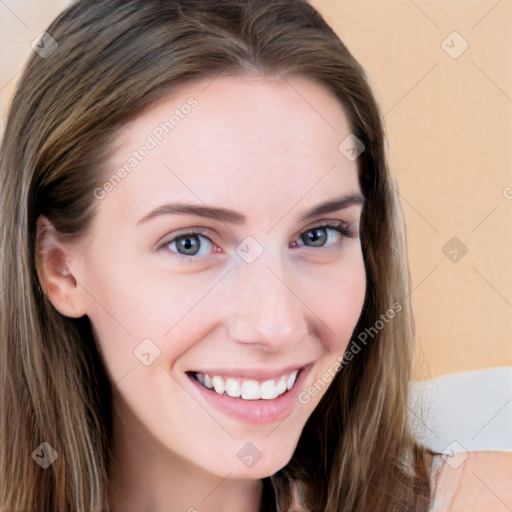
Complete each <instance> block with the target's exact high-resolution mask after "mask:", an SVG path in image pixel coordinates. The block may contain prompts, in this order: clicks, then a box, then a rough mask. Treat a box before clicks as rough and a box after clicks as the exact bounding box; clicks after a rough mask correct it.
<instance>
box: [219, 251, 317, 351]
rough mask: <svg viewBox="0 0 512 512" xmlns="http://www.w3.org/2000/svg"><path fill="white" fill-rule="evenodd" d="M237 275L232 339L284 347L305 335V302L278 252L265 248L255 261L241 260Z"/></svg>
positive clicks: (231, 324) (232, 317) (232, 311)
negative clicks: (297, 294)
mask: <svg viewBox="0 0 512 512" xmlns="http://www.w3.org/2000/svg"><path fill="white" fill-rule="evenodd" d="M276 252H279V251H276ZM234 279H235V280H236V283H235V288H236V293H235V294H234V297H233V299H234V300H233V308H232V309H231V315H230V318H229V320H228V325H229V331H230V336H231V338H232V339H234V340H236V341H243V342H250V343H258V344H261V345H267V346H270V345H273V346H279V347H280V348H284V346H286V345H293V344H295V343H297V342H298V340H300V339H301V338H302V337H303V336H305V334H306V333H307V325H306V318H305V317H304V314H303V308H304V306H303V304H302V303H301V301H300V300H299V299H298V298H297V296H296V295H295V294H294V292H293V291H292V289H290V288H291V285H292V283H291V282H290V283H289V282H287V279H288V281H289V280H290V279H289V272H287V268H286V266H285V264H284V263H283V262H282V260H281V258H280V256H279V255H278V254H275V255H271V254H270V252H264V254H262V255H261V256H260V257H259V258H258V259H257V260H256V261H254V262H253V263H245V262H243V261H242V262H240V265H239V266H238V267H237V268H236V270H235V277H234Z"/></svg>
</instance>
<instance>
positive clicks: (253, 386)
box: [194, 370, 299, 400]
mask: <svg viewBox="0 0 512 512" xmlns="http://www.w3.org/2000/svg"><path fill="white" fill-rule="evenodd" d="M298 372H299V370H294V371H293V372H291V373H290V374H288V375H283V376H281V377H279V378H277V379H269V380H266V381H264V382H258V381H257V380H253V379H235V378H233V377H228V378H226V379H224V378H223V377H221V376H219V375H214V376H213V377H212V376H210V375H208V374H207V373H195V374H194V375H195V377H196V379H197V380H198V381H199V382H200V383H201V384H202V385H203V386H205V387H207V388H208V389H213V390H214V391H216V392H217V393H219V395H222V394H223V393H226V394H227V395H229V396H231V397H233V398H239V397H240V398H243V399H244V400H258V399H260V398H262V399H264V400H271V399H273V398H276V397H278V396H279V395H282V394H283V393H284V392H285V391H286V390H288V389H291V388H292V387H293V385H294V384H295V379H296V377H297V373H298Z"/></svg>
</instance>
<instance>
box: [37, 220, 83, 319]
mask: <svg viewBox="0 0 512 512" xmlns="http://www.w3.org/2000/svg"><path fill="white" fill-rule="evenodd" d="M35 262H36V270H37V275H38V278H39V283H40V285H41V289H42V291H43V293H44V294H45V295H46V297H47V298H48V299H49V301H50V302H51V303H52V304H53V306H54V307H55V309H56V310H57V311H59V313H61V314H63V315H65V316H68V317H72V318H79V317H81V316H83V315H85V308H84V305H83V300H82V299H83V291H82V289H81V287H80V286H79V285H78V282H77V280H76V278H75V276H74V275H73V273H72V272H71V270H70V266H71V265H70V264H71V262H72V253H71V250H70V248H69V247H68V246H66V245H65V244H64V243H63V242H62V241H61V240H59V238H58V234H57V232H56V230H55V228H54V226H53V225H52V223H51V222H50V221H49V220H48V218H46V217H45V216H43V215H40V216H39V217H38V219H37V234H36V247H35Z"/></svg>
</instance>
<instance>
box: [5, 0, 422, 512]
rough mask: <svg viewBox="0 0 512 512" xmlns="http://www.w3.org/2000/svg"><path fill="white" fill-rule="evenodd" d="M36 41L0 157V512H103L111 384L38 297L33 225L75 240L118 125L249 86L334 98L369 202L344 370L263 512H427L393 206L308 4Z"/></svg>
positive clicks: (188, 7) (362, 85) (185, 2)
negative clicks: (305, 87)
mask: <svg viewBox="0 0 512 512" xmlns="http://www.w3.org/2000/svg"><path fill="white" fill-rule="evenodd" d="M46 32H47V33H48V34H49V35H50V36H51V38H53V40H55V42H56V43H53V42H52V40H51V39H48V36H46V43H45V44H43V47H44V48H46V50H47V54H45V55H44V56H43V55H42V54H41V52H39V53H34V54H33V55H32V56H31V58H30V59H29V60H28V62H27V64H26V67H25V70H24V73H23V75H22V77H21V79H20V81H19V83H18V86H17V89H16V92H15V95H14V98H13V100H12V103H11V105H10V109H9V113H8V118H7V122H6V126H5V133H4V140H3V144H2V147H1V152H0V158H1V160H0V179H1V181H0V186H1V218H0V220H1V227H0V233H1V245H0V256H1V289H2V295H1V304H0V379H1V380H0V410H1V411H2V414H1V418H0V510H2V511H6V512H7V511H29V510H30V511H36V510H45V511H54V512H56V511H64V510H73V511H108V510H109V503H108V495H109V482H108V467H109V460H110V456H111V453H110V450H109V440H110V436H111V407H110V405H111V386H112V383H110V382H109V379H108V378H107V375H106V371H105V367H104V365H103V362H102V360H101V359H100V357H99V355H98V351H97V349H96V345H95V340H94V337H93V334H92V330H91V325H90V323H89V320H88V319H87V317H83V318H80V319H72V318H67V317H65V316H63V315H61V314H59V313H58V312H57V311H56V310H55V309H54V308H53V307H52V305H51V303H50V302H49V300H48V299H47V298H46V297H45V295H44V294H43V292H42V290H41V287H40V285H39V281H38V277H37V271H36V265H35V235H36V221H37V218H38V216H39V215H45V216H46V217H48V219H49V220H50V221H51V223H52V224H53V226H54V228H55V231H56V233H57V234H59V236H68V237H75V236H76V237H79V236H80V235H82V234H83V233H85V232H86V230H87V228H88V226H89V225H90V222H91V219H92V217H93V216H94V213H95V211H96V208H97V206H98V203H99V201H97V200H95V196H94V193H93V191H94V190H95V189H96V188H97V187H98V186H100V185H101V184H102V182H103V181H104V179H105V175H106V174H105V173H106V169H105V162H106V160H107V155H108V151H109V148H111V144H112V142H113V140H114V137H115V135H116V133H117V132H118V130H119V128H120V126H122V124H123V123H125V122H126V121H128V120H130V119H133V118H134V117H135V116H137V115H138V114H139V113H141V112H142V111H143V109H144V108H146V107H148V106H149V105H150V104H152V103H153V102H155V101H158V100H159V99H161V98H163V97H165V96H166V95H168V94H169V93H171V92H172V91H175V90H177V89H178V88H183V87H186V85H188V84H190V83H192V82H194V81H197V80H202V79H207V78H214V77H215V76H217V75H218V74H220V73H222V72H225V71H228V72H230V73H233V74H244V73H247V72H248V71H249V70H250V71H251V72H254V71H255V72H258V73H260V74H262V75H271V76H281V77H283V78H285V79H286V78H288V77H292V76H298V77H305V78H308V79H310V80H313V81H316V82H317V83H319V84H321V85H322V86H324V87H325V88H327V89H328V90H329V91H331V92H332V93H333V94H335V96H336V97H337V98H338V99H339V101H340V102H341V104H342V105H343V107H344V109H345V112H346V114H347V116H348V120H349V123H350V127H351V131H352V133H353V134H354V135H355V136H356V137H357V138H358V139H359V140H360V141H361V142H362V143H363V144H364V151H363V152H362V153H361V155H360V156H359V158H358V165H359V172H360V184H361V189H362V192H363V194H364V196H365V198H366V203H365V207H364V209H363V213H362V219H361V240H362V246H363V257H364V261H365V267H366V274H367V290H366V299H365V304H364V307H363V311H362V314H361V317H360V320H359V322H358V325H357V327H356V329H355V331H354V334H353V338H352V340H351V342H350V344H349V347H348V349H347V355H348V354H349V353H350V352H352V355H353V357H352V358H351V360H349V359H348V358H347V360H345V361H343V364H342V365H341V368H340V369H339V371H338V372H337V373H336V375H335V377H334V379H333V382H332V383H331V385H330V387H329V389H328V390H327V391H326V393H325V395H324V396H323V398H322V400H321V402H320V403H319V405H318V406H317V408H316V409H315V410H314V412H313V414H312V416H311V417H310V418H309V420H308V421H307V423H306V425H305V428H304V430H303V432H302V435H301V437H300V440H299V442H298V445H297V447H296V450H295V453H294V454H293V457H292V459H291V460H290V462H289V463H288V464H287V465H286V466H285V467H284V468H282V469H281V470H280V471H279V472H277V473H276V474H275V475H273V476H271V477H268V478H266V479H264V483H265V487H264V489H265V492H264V496H266V497H267V499H268V498H269V497H270V499H269V502H268V504H267V505H265V506H266V507H267V508H266V509H265V510H266V511H271V510H281V511H284V510H287V509H288V507H289V506H290V504H291V502H292V494H294V493H293V492H292V491H293V489H297V487H296V486H295V487H294V485H295V484H297V485H298V488H300V490H301V493H300V494H299V497H298V498H297V499H296V501H300V502H302V503H300V505H301V506H303V507H304V508H305V509H308V510H312V511H315V512H320V511H325V512H335V511H336V512H339V511H344V512H349V511H350V512H363V511H365V512H368V511H379V512H391V511H393V512H396V511H418V512H419V511H427V510H428V508H429V505H430V503H431V499H432V496H431V494H432V489H431V481H430V472H431V458H430V455H431V453H430V452H428V451H427V450H426V449H424V448H423V447H422V446H421V445H420V444H418V442H417V441H416V440H415V439H414V436H413V435H412V433H411V430H410V427H409V423H408V417H407V404H408V384H409V381H410V351H411V344H412V341H413V321H412V311H411V308H410V305H409V289H410V283H409V274H408V270H407V265H406V252H405V243H404V236H403V229H402V227H401V222H400V217H399V209H398V205H397V200H396V195H397V194H396V191H395V188H394V183H393V180H392V178H391V177H390V175H389V171H388V167H387V163H386V158H385V152H384V132H383V127H382V125H381V119H380V116H379V111H378V107H377V105H376V102H375V100H374V97H373V95H372V92H371V88H370V87H369V85H368V83H367V80H366V76H365V73H364V70H363V69H362V67H361V65H360V64H359V63H358V62H357V61H356V60H355V58H354V57H353V56H352V55H351V53H350V52H349V51H348V50H347V48H346V47H345V46H344V44H343V43H342V42H341V41H340V39H339V38H338V36H337V35H336V34H335V33H334V32H333V30H332V29H331V28H330V27H329V26H328V25H327V24H326V22H325V21H324V20H323V18H322V17H321V16H320V15H319V13H318V12H317V11H316V10H315V9H314V8H313V7H312V6H310V5H309V4H308V3H307V2H306V1H303V0H277V1H276V0H257V1H256V0H254V1H251V0H223V1H219V2H212V1H210V0H165V1H162V0H130V1H121V0H79V1H77V2H76V3H74V4H73V5H71V6H70V7H68V8H67V9H66V10H65V11H64V12H63V13H62V14H61V15H60V16H59V17H58V18H57V19H56V20H55V21H54V22H53V23H52V24H51V25H50V26H49V27H48V29H47V31H46ZM43 57H44V58H43ZM340 142H341V141H340ZM393 305H399V306H400V308H399V310H400V312H399V313H398V312H397V311H398V309H397V308H395V310H396V312H397V314H396V315H394V317H393V318H392V320H389V321H386V322H384V321H383V319H382V316H383V315H384V314H385V313H386V312H387V311H388V310H390V308H391V309H392V308H393ZM379 322H380V324H379ZM363 333H366V337H364V335H363ZM370 333H371V335H370ZM363 340H364V343H363V342H362V341H363ZM356 347H357V348H356ZM42 442H46V443H48V444H49V445H50V446H51V447H53V448H54V449H55V450H56V452H57V454H58V456H57V459H56V460H55V461H54V462H53V464H51V465H50V466H49V467H48V468H46V469H43V468H42V467H40V465H38V464H36V463H35V462H34V460H35V459H34V458H33V452H34V450H36V449H37V448H38V447H39V445H40V444H41V443H42ZM292 484H294V485H292Z"/></svg>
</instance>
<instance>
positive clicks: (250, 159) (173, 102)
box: [104, 76, 360, 221]
mask: <svg viewBox="0 0 512 512" xmlns="http://www.w3.org/2000/svg"><path fill="white" fill-rule="evenodd" d="M349 134H350V127H349V124H348V120H347V117H346V115H345V112H344V110H343V108H342V106H341V104H340V103H339V101H338V100H337V99H336V98H335V97H334V96H333V95H332V94H331V93H330V92H329V91H328V90H327V89H326V88H324V87H323V86H321V85H318V84H316V83H313V82H310V81H308V80H306V79H303V78H289V79H286V80H283V79H279V80H269V79H265V78H262V77H245V76H244V77H239V76H236V77H235V76H220V77H217V78H215V79H214V80H213V81H209V82H200V83H196V84H193V85H191V86H189V87H187V88H185V89H183V90H181V91H180V92H179V93H176V94H174V95H173V96H172V97H169V98H167V99H165V100H162V101H160V102H158V103H157V104H155V105H153V106H152V107H151V108H149V109H147V110H146V111H145V112H144V113H143V114H141V115H140V116H138V117H137V118H135V119H134V120H132V121H131V122H130V123H128V124H127V125H126V126H125V128H124V129H122V130H121V132H120V134H119V137H118V141H117V142H118V144H117V147H116V148H115V151H114V153H113V155H112V157H111V160H110V162H109V168H110V175H109V176H106V179H107V180H108V178H109V177H110V176H113V175H114V174H116V172H117V171H119V169H124V171H125V172H121V173H118V174H121V175H122V178H121V179H120V180H115V181H116V184H115V186H114V187H113V188H114V190H112V191H111V192H109V194H108V195H107V197H106V198H105V201H104V202H105V203H114V204H116V205H117V206H118V207H119V208H123V209H124V210H125V212H126V215H132V214H133V215H138V214H139V213H143V212H142V210H143V209H147V208H153V207H156V206H158V205H159V204H162V203H164V202H168V201H170V200H177V199H179V200H182V201H191V202H195V203H197V202H204V203H207V204H216V205H218V206H222V205H229V206H230V207H235V206H236V207H237V209H238V210H240V211H247V212H248V214H249V216H250V211H249V210H250V209H251V208H252V207H254V208H257V211H256V210H255V211H254V213H255V214H256V213H257V214H258V215H260V216H263V217H267V219H268V220H269V221H270V220H271V219H274V220H275V216H276V210H279V211H281V210H283V213H284V211H286V210H288V209H290V208H291V207H292V206H293V205H294V204H295V203H297V201H298V200H300V199H301V198H306V196H307V197H308V198H309V199H308V200H307V201H306V203H305V204H304V206H307V205H308V204H313V203H314V202H315V201H316V200H318V199H320V200H324V199H326V198H329V197H333V196H335V195H339V194H337V191H339V192H346V193H355V192H357V191H359V190H360V189H359V183H358V177H357V163H356V162H355V161H350V160H348V159H347V158H346V157H345V156H344V155H343V154H342V153H341V152H340V151H339V150H338V146H339V144H340V143H341V142H342V141H343V140H344V139H345V138H346V137H347V136H348V135H349ZM144 148H146V149H144ZM105 206H106V207H107V205H105Z"/></svg>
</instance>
